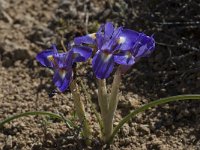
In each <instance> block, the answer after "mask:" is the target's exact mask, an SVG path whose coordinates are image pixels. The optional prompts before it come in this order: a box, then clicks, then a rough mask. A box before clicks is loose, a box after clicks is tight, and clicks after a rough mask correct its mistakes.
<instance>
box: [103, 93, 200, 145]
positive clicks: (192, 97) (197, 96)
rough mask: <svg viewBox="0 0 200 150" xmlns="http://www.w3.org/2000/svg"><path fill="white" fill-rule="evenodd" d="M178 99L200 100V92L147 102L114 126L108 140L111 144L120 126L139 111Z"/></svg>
mask: <svg viewBox="0 0 200 150" xmlns="http://www.w3.org/2000/svg"><path fill="white" fill-rule="evenodd" d="M178 100H200V94H191V95H178V96H172V97H167V98H161V99H159V100H155V101H152V102H150V103H148V104H145V105H144V106H142V107H140V108H138V109H136V110H135V111H133V112H131V113H129V114H128V115H127V116H125V117H124V118H123V119H122V120H121V121H120V122H119V124H118V125H117V126H116V127H115V128H114V130H113V133H112V135H111V137H110V138H109V140H108V141H107V142H108V144H111V143H112V142H113V139H114V137H115V135H116V134H117V132H118V131H119V130H120V128H121V127H122V126H123V125H124V124H125V123H127V122H128V121H129V120H130V119H131V118H132V117H134V116H135V115H137V114H138V113H141V112H144V111H145V110H147V109H149V108H151V107H155V106H158V105H161V104H165V103H168V102H173V101H178Z"/></svg>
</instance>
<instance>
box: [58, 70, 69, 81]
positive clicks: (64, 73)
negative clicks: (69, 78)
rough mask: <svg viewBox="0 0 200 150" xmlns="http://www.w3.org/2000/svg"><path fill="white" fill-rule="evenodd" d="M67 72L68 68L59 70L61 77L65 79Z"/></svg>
mask: <svg viewBox="0 0 200 150" xmlns="http://www.w3.org/2000/svg"><path fill="white" fill-rule="evenodd" d="M66 74H67V71H66V70H64V69H60V70H59V75H60V77H61V78H62V79H64V78H65V75H66Z"/></svg>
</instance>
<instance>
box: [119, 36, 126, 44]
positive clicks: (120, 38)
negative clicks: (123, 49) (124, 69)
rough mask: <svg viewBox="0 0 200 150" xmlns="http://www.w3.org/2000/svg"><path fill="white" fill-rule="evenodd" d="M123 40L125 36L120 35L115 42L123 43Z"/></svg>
mask: <svg viewBox="0 0 200 150" xmlns="http://www.w3.org/2000/svg"><path fill="white" fill-rule="evenodd" d="M125 41H126V38H125V37H123V36H121V37H119V39H118V40H117V43H118V44H123V43H124V42H125Z"/></svg>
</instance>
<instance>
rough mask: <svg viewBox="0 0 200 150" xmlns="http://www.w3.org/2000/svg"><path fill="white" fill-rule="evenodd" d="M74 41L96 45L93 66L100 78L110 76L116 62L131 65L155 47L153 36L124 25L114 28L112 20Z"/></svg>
mask: <svg viewBox="0 0 200 150" xmlns="http://www.w3.org/2000/svg"><path fill="white" fill-rule="evenodd" d="M74 42H75V43H76V44H92V45H95V47H96V48H97V52H96V54H95V55H94V57H93V60H92V68H93V71H94V73H95V75H96V77H97V78H100V79H105V78H108V77H109V76H110V74H111V73H112V71H113V68H114V64H115V63H117V64H120V65H122V66H126V67H127V66H128V67H129V66H130V65H133V64H134V63H135V61H136V60H138V59H139V58H140V57H144V56H147V55H148V54H150V53H151V52H152V51H153V49H154V47H155V41H154V39H153V38H152V37H149V36H146V35H145V34H143V33H138V32H136V31H133V30H129V29H123V28H122V27H119V28H114V26H113V24H112V23H110V22H108V23H106V24H105V25H101V27H100V29H99V30H98V32H97V33H93V34H89V35H86V36H82V37H77V38H75V39H74Z"/></svg>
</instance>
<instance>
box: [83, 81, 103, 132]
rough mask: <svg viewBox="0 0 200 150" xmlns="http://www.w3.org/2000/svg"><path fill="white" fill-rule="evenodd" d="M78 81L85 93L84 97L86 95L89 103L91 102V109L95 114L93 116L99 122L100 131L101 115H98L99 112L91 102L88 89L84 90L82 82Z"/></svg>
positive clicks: (101, 125)
mask: <svg viewBox="0 0 200 150" xmlns="http://www.w3.org/2000/svg"><path fill="white" fill-rule="evenodd" d="M80 83H81V86H82V89H83V91H84V93H85V95H86V97H87V100H88V101H89V103H90V104H91V109H92V111H93V112H94V114H95V116H96V119H97V121H98V123H99V126H100V129H101V131H103V122H102V119H101V116H100V114H99V113H98V112H97V110H96V109H95V105H94V104H93V102H92V100H91V96H90V95H89V93H88V91H87V90H86V88H85V86H84V84H83V82H82V81H80Z"/></svg>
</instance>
